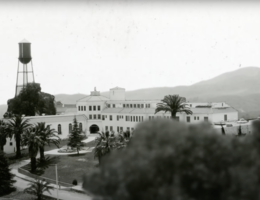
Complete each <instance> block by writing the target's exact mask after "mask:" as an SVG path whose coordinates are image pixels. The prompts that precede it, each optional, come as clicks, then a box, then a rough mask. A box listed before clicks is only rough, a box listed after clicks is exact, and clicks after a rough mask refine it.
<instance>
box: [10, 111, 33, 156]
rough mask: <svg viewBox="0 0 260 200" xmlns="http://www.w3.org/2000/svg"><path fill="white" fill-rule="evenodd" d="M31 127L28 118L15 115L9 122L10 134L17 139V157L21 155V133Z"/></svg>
mask: <svg viewBox="0 0 260 200" xmlns="http://www.w3.org/2000/svg"><path fill="white" fill-rule="evenodd" d="M30 127H31V124H29V120H28V119H24V118H23V117H21V116H20V115H15V116H14V117H13V118H12V119H10V120H9V123H8V134H9V135H10V136H11V137H12V136H14V138H15V141H16V158H20V157H21V135H22V134H23V133H24V132H25V131H26V130H27V129H28V128H30Z"/></svg>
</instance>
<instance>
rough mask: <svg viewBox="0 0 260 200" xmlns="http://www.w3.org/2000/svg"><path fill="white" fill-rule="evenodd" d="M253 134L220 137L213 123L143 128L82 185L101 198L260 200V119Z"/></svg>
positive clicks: (152, 124) (146, 125) (156, 122)
mask: <svg viewBox="0 0 260 200" xmlns="http://www.w3.org/2000/svg"><path fill="white" fill-rule="evenodd" d="M256 123H258V124H255V125H254V127H255V128H254V131H253V134H252V135H248V136H247V137H234V136H229V135H225V137H224V136H223V135H220V134H217V133H216V132H215V130H214V129H212V127H210V125H208V124H200V125H193V126H188V125H185V124H183V123H178V122H175V121H174V120H154V121H147V122H144V123H141V124H139V125H138V126H137V127H136V129H135V137H133V138H132V139H131V143H129V145H128V146H127V147H126V148H123V149H122V150H121V151H113V152H112V153H111V154H109V155H108V156H106V157H105V158H104V160H103V162H102V165H101V166H100V168H97V169H96V172H94V173H92V174H91V175H89V176H87V177H85V178H84V182H83V187H84V188H85V189H86V190H88V191H90V192H92V193H93V194H95V195H98V199H102V200H112V199H113V200H143V199H152V200H165V199H167V200H177V199H179V200H191V199H192V200H245V199H250V200H258V199H259V198H260V193H259V187H260V159H259V157H260V139H259V138H260V121H259V122H256Z"/></svg>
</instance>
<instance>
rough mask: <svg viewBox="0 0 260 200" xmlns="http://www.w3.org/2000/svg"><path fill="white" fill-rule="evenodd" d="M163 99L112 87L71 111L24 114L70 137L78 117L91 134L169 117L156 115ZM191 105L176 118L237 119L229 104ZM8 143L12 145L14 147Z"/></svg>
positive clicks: (190, 120)
mask: <svg viewBox="0 0 260 200" xmlns="http://www.w3.org/2000/svg"><path fill="white" fill-rule="evenodd" d="M159 102H160V100H126V98H125V89H124V88H119V87H116V88H112V89H110V92H109V97H105V96H102V95H100V92H98V91H96V89H95V90H94V91H92V92H91V93H90V95H89V96H86V97H84V98H82V99H79V100H78V101H77V103H76V108H77V111H76V112H75V113H74V114H73V113H71V112H70V113H69V114H66V113H64V114H61V115H51V116H34V117H25V118H26V119H29V120H30V122H31V123H32V124H36V123H37V122H45V123H46V125H51V128H53V129H55V130H56V131H57V132H58V135H59V137H60V138H62V139H65V138H67V137H68V135H69V132H70V129H71V128H72V122H73V118H74V117H76V118H77V121H78V122H79V125H80V128H81V130H82V132H84V133H85V134H87V135H89V134H92V133H97V132H98V131H106V130H108V131H114V132H120V131H126V130H130V131H132V130H134V128H135V126H136V124H137V123H139V122H142V121H144V120H151V119H154V118H170V113H164V112H159V113H156V114H155V108H156V104H157V103H159ZM188 106H189V107H190V109H191V111H192V112H193V114H192V115H186V114H185V113H177V119H178V120H179V121H182V122H186V123H198V122H203V121H208V122H210V123H212V124H214V123H216V122H220V121H225V122H234V121H237V120H238V112H237V111H236V110H235V109H234V108H232V107H230V106H229V105H227V104H226V103H224V102H223V103H222V102H220V103H190V102H188ZM9 144H12V145H11V146H10V145H9ZM14 147H15V142H14V141H13V140H11V141H8V142H7V145H6V147H5V148H4V151H5V152H6V153H11V152H14V151H15V148H14Z"/></svg>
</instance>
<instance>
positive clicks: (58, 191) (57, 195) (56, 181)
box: [55, 164, 59, 200]
mask: <svg viewBox="0 0 260 200" xmlns="http://www.w3.org/2000/svg"><path fill="white" fill-rule="evenodd" d="M57 168H58V167H57V164H55V170H56V185H57V200H59V185H58V169H57Z"/></svg>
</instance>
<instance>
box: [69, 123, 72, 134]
mask: <svg viewBox="0 0 260 200" xmlns="http://www.w3.org/2000/svg"><path fill="white" fill-rule="evenodd" d="M71 131H72V124H69V133H71Z"/></svg>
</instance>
